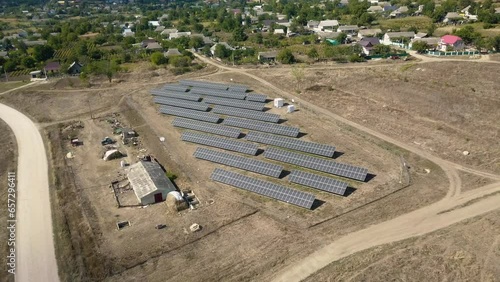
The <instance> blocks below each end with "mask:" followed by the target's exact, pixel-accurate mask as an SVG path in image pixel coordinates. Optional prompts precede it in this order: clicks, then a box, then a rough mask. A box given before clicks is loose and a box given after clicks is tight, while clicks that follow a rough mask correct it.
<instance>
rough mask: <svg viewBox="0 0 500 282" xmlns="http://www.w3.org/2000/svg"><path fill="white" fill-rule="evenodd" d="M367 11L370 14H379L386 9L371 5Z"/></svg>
mask: <svg viewBox="0 0 500 282" xmlns="http://www.w3.org/2000/svg"><path fill="white" fill-rule="evenodd" d="M366 11H367V12H368V13H370V14H377V13H382V12H383V11H384V8H382V7H380V6H370V8H368V9H366Z"/></svg>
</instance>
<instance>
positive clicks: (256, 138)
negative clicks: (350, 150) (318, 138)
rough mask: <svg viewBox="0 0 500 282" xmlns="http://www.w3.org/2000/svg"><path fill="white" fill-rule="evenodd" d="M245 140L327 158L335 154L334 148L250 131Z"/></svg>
mask: <svg viewBox="0 0 500 282" xmlns="http://www.w3.org/2000/svg"><path fill="white" fill-rule="evenodd" d="M245 138H246V139H247V140H249V141H252V142H257V143H262V144H267V145H272V146H278V147H283V148H287V149H292V150H296V151H301V152H306V153H310V154H315V155H319V156H325V157H329V158H331V157H333V154H334V153H335V147H334V146H330V145H326V144H319V143H314V142H307V141H303V140H300V139H294V138H288V137H282V136H276V135H272V134H266V133H260V132H254V131H250V132H248V134H247V135H246V136H245Z"/></svg>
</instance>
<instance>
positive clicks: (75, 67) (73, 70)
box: [68, 62, 83, 75]
mask: <svg viewBox="0 0 500 282" xmlns="http://www.w3.org/2000/svg"><path fill="white" fill-rule="evenodd" d="M82 68H83V65H82V64H80V63H79V62H73V63H72V64H71V65H69V67H68V74H70V75H78V74H80V73H81V72H82Z"/></svg>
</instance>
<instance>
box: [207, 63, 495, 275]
mask: <svg viewBox="0 0 500 282" xmlns="http://www.w3.org/2000/svg"><path fill="white" fill-rule="evenodd" d="M197 57H198V58H199V59H201V60H202V61H204V62H206V63H209V64H212V65H214V66H216V67H218V68H220V69H223V70H226V71H230V72H237V73H240V74H244V75H246V76H248V77H251V78H253V79H255V80H257V81H259V82H260V83H262V84H263V85H265V86H267V87H269V88H271V89H273V90H274V91H275V92H276V93H279V94H280V95H283V97H286V98H289V99H291V98H293V99H295V101H296V102H298V103H299V104H300V105H301V106H305V107H306V108H309V109H311V110H314V111H315V112H316V113H320V114H322V115H325V116H329V117H330V118H332V119H334V120H337V121H340V122H343V123H345V124H348V125H349V126H352V127H354V128H356V129H358V130H360V131H363V132H365V133H368V134H370V135H373V136H375V137H377V138H380V139H381V140H384V141H387V142H389V143H392V144H395V145H397V146H399V147H401V148H404V149H406V150H408V151H410V152H413V153H415V154H417V155H419V156H421V157H424V158H426V159H428V160H430V161H432V162H434V163H436V164H437V165H439V166H440V167H441V168H442V169H443V171H444V172H445V174H446V176H447V177H448V179H449V187H448V193H447V194H446V196H445V197H444V198H443V199H442V200H440V201H438V202H437V203H434V204H431V205H429V206H427V207H424V208H421V209H418V210H416V211H413V212H410V213H408V214H405V215H402V216H399V217H397V218H394V219H392V220H389V221H386V222H382V223H380V224H376V225H372V226H370V227H368V228H366V229H363V230H359V231H356V232H353V233H350V234H347V235H346V236H344V237H342V238H340V239H338V240H336V241H334V242H331V243H330V244H327V245H326V246H324V247H322V248H320V249H319V250H317V251H316V252H314V253H312V254H311V255H309V256H307V257H305V258H303V259H301V260H299V261H298V262H296V263H292V264H290V265H288V266H286V267H285V268H284V269H282V270H280V271H279V272H278V273H276V274H275V275H274V281H286V282H291V281H301V280H303V279H305V278H307V277H309V276H310V275H312V274H314V273H315V272H317V271H319V270H321V269H322V268H324V267H326V266H327V265H329V264H330V263H332V262H334V261H337V260H339V259H341V258H344V257H346V256H348V255H351V254H354V253H356V252H359V251H362V250H366V249H368V248H371V247H375V246H379V245H382V244H387V243H391V242H396V241H400V240H403V239H407V238H411V237H415V236H419V235H423V234H426V233H429V232H432V231H435V230H438V229H441V228H444V227H447V226H449V225H451V224H453V223H457V222H459V221H462V220H464V219H467V218H471V217H474V216H477V215H481V214H484V213H486V212H489V211H492V210H495V209H498V208H500V194H498V193H497V192H499V191H500V182H496V183H493V184H490V185H486V186H484V187H481V188H477V189H474V190H472V191H468V192H466V193H462V192H461V187H462V183H461V179H460V177H459V175H458V170H462V171H467V172H468V173H472V174H475V175H479V176H482V177H487V178H491V179H494V180H500V176H499V175H496V174H493V173H488V172H483V171H479V170H476V169H473V168H469V167H465V166H462V165H460V164H456V163H453V162H450V161H447V160H443V159H441V158H439V157H437V156H435V155H433V154H431V153H429V152H426V151H424V150H422V149H420V148H416V147H414V146H413V145H411V144H407V143H405V142H401V141H399V140H396V139H394V138H392V137H389V136H387V135H385V134H382V133H380V132H378V131H375V130H373V129H370V128H367V127H364V126H362V125H360V124H357V123H355V122H352V121H350V120H347V119H345V118H344V117H341V116H339V115H336V114H334V113H332V112H330V111H329V110H326V109H324V108H322V107H319V106H317V105H315V104H312V103H309V102H307V101H305V100H302V99H300V98H299V97H295V96H294V95H292V94H290V93H287V92H286V91H283V90H281V89H280V88H278V87H276V86H275V85H273V84H272V83H270V82H268V81H267V80H266V79H264V78H262V77H259V76H257V75H254V74H252V73H250V72H249V71H248V70H245V69H236V68H231V67H228V66H224V65H221V64H219V63H217V62H214V61H213V60H210V59H207V58H205V57H201V56H199V55H197ZM427 61H434V60H427ZM480 62H483V63H489V62H490V61H486V60H482V61H480Z"/></svg>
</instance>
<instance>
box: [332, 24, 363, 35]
mask: <svg viewBox="0 0 500 282" xmlns="http://www.w3.org/2000/svg"><path fill="white" fill-rule="evenodd" d="M358 30H359V27H358V26H357V25H343V26H339V28H337V32H343V33H345V34H349V35H355V34H357V33H358Z"/></svg>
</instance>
